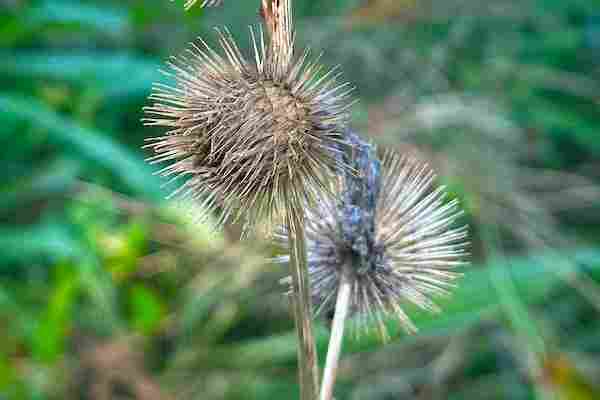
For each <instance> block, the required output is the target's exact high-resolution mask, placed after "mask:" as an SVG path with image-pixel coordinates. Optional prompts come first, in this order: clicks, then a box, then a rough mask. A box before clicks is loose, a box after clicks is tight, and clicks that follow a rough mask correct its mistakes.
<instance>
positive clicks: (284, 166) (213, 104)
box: [144, 0, 352, 223]
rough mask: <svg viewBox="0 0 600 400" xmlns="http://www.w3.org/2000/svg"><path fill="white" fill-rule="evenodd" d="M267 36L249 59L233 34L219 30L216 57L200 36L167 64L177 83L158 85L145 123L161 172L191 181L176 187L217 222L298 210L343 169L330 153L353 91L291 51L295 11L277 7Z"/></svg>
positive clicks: (259, 36)
mask: <svg viewBox="0 0 600 400" xmlns="http://www.w3.org/2000/svg"><path fill="white" fill-rule="evenodd" d="M279 4H280V8H279V9H278V10H277V11H278V14H277V19H276V23H277V25H276V26H273V27H270V29H269V32H270V35H267V37H265V35H264V34H263V31H262V30H259V31H258V32H256V31H255V30H253V29H252V28H251V29H250V37H251V43H252V48H253V53H254V54H253V57H252V59H251V60H249V59H247V58H246V57H245V56H244V55H243V54H242V52H241V51H240V49H239V48H238V46H237V44H236V42H235V41H234V39H233V38H232V36H231V34H230V33H229V31H227V30H226V29H225V30H217V37H218V40H219V44H220V47H221V54H219V53H218V52H217V51H215V50H213V49H212V48H211V47H209V46H208V45H207V44H206V43H205V42H204V41H203V40H202V39H199V43H198V44H193V45H192V47H191V48H190V49H189V50H188V51H187V52H186V53H185V54H184V55H182V56H180V57H177V58H173V59H172V61H171V62H170V64H169V65H170V72H169V73H168V74H169V75H170V76H171V77H172V78H173V79H174V80H175V82H176V84H175V85H174V86H168V85H162V84H158V85H155V88H154V91H153V93H152V95H151V96H150V98H151V99H152V100H153V101H154V104H153V105H152V106H150V107H147V108H146V109H145V111H146V114H147V118H146V119H145V120H144V121H145V123H146V124H147V125H154V126H160V127H164V128H167V129H168V131H167V132H166V134H165V135H164V136H160V137H157V138H153V139H149V140H150V144H149V145H148V146H147V147H150V148H152V149H153V150H154V152H155V156H154V157H153V158H152V162H169V163H170V164H169V165H168V166H166V167H165V168H164V169H163V170H162V171H161V174H162V175H163V176H167V177H172V178H173V179H175V178H177V177H187V178H188V179H187V181H186V182H185V183H184V184H183V185H182V186H181V187H180V188H179V189H178V190H177V191H176V194H181V195H183V196H184V197H188V198H191V199H200V198H203V199H204V201H205V204H206V205H207V206H208V208H209V209H213V210H217V209H219V210H220V211H221V219H220V222H223V221H225V220H227V219H233V220H237V219H238V218H242V219H243V220H244V221H245V222H248V223H252V222H254V221H257V220H260V219H263V218H265V217H266V218H267V219H271V218H273V217H274V216H281V215H282V214H283V213H285V212H286V211H288V210H298V209H301V207H302V205H303V204H305V202H306V201H309V202H310V201H312V200H314V199H315V198H316V193H318V192H319V191H320V190H322V189H325V188H327V187H329V186H328V183H327V181H328V179H329V177H330V176H331V175H332V173H333V172H335V171H337V170H339V168H341V167H342V164H343V163H340V161H339V157H336V155H335V153H336V152H337V151H339V148H340V146H339V142H343V140H342V139H343V138H342V133H343V129H344V125H345V124H346V122H347V119H348V110H349V108H350V105H351V102H350V91H351V90H352V88H349V87H348V85H347V84H342V85H338V84H337V83H336V81H337V77H338V73H337V72H335V69H332V70H329V71H327V72H324V71H323V70H322V67H321V66H320V65H319V62H318V58H317V59H315V60H312V61H310V60H309V52H308V51H307V50H306V51H304V53H303V54H302V55H301V56H300V57H296V56H295V55H294V41H293V36H294V34H293V30H292V23H291V8H290V5H289V2H288V1H286V0H283V1H280V2H279Z"/></svg>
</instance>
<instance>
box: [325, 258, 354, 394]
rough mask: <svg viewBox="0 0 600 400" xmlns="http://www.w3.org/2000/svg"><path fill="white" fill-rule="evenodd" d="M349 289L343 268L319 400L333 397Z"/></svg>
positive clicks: (345, 270) (348, 303) (344, 268)
mask: <svg viewBox="0 0 600 400" xmlns="http://www.w3.org/2000/svg"><path fill="white" fill-rule="evenodd" d="M351 289H352V283H351V281H350V277H349V274H348V271H347V268H346V267H345V266H344V267H343V268H342V271H341V273H340V282H339V285H338V293H337V301H336V303H335V315H334V317H333V325H332V327H331V336H330V338H329V348H328V349H327V360H326V361H325V370H324V372H323V384H322V386H321V396H320V400H331V398H332V396H333V387H334V385H335V378H336V377H337V369H338V364H339V361H340V355H341V352H342V340H343V338H344V324H345V322H346V316H347V315H348V309H349V306H350V292H351Z"/></svg>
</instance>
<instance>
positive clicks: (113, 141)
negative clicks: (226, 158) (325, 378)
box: [0, 0, 600, 400]
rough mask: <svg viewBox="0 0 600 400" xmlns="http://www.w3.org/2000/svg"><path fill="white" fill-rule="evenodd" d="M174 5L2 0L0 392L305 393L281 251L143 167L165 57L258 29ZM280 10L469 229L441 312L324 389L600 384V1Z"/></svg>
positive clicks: (479, 391) (539, 388) (116, 395)
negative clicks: (426, 170)
mask: <svg viewBox="0 0 600 400" xmlns="http://www.w3.org/2000/svg"><path fill="white" fill-rule="evenodd" d="M181 3H182V2H175V3H173V2H168V1H163V0H161V1H149V0H126V1H116V0H104V1H98V0H97V1H85V0H82V1H75V0H0V154H2V157H1V158H0V163H1V167H2V168H1V170H2V171H3V172H2V174H1V175H0V190H1V193H2V195H1V196H0V339H2V340H0V399H2V400H4V399H39V400H42V399H43V400H45V399H94V400H95V399H98V400H103V399H175V398H177V399H197V398H202V399H273V398H278V399H281V398H296V397H297V392H298V390H297V386H296V375H295V357H296V347H295V341H294V340H295V338H294V335H293V331H292V321H291V319H290V317H289V313H288V311H289V310H288V308H287V304H286V301H285V299H284V297H283V295H282V288H281V287H280V286H279V284H278V280H279V279H280V278H282V277H283V276H285V275H286V271H284V270H281V269H280V268H279V267H276V266H273V265H269V264H268V263H266V262H265V261H264V260H265V258H266V257H269V256H271V255H273V254H274V250H273V249H272V248H270V246H269V244H268V243H266V242H265V243H261V242H257V241H252V242H249V243H245V242H241V243H240V242H239V241H238V240H237V239H236V231H237V230H236V227H228V228H227V229H226V231H225V233H219V232H210V230H209V228H208V227H205V226H202V225H199V224H195V223H193V211H190V210H188V209H185V208H177V207H174V206H173V204H172V203H171V202H167V201H166V200H164V198H165V195H166V194H167V193H168V190H169V189H168V188H162V187H161V183H162V182H160V180H159V179H158V178H156V177H155V176H153V175H152V173H153V170H154V168H153V167H150V166H149V165H148V164H146V163H145V162H144V161H143V160H144V157H145V156H147V154H144V152H143V150H142V149H141V146H142V145H143V143H144V138H146V137H149V136H152V135H156V134H158V132H156V131H152V130H151V129H149V128H143V127H142V125H141V123H140V118H141V117H142V111H141V110H142V107H143V106H144V105H145V104H147V101H146V98H147V96H148V94H149V92H150V88H151V85H152V83H153V82H159V81H166V79H167V78H165V76H164V75H162V74H161V73H160V72H159V69H160V68H161V67H162V66H163V64H164V61H165V60H166V59H167V58H168V57H169V56H170V55H173V54H177V53H179V52H181V51H182V50H183V49H184V48H185V47H186V46H187V44H188V43H189V42H190V41H192V40H193V39H194V38H195V37H196V36H198V35H200V36H202V37H211V35H212V33H211V31H212V27H213V26H215V25H223V24H227V25H228V26H229V27H230V29H231V30H232V32H233V33H234V35H235V36H236V37H238V38H240V41H241V43H242V44H245V43H247V37H246V36H247V35H246V32H247V26H248V25H249V24H255V23H257V22H258V13H257V8H258V1H250V0H225V5H224V6H223V7H222V8H220V9H216V10H208V11H206V10H201V9H200V8H199V7H196V8H194V9H193V10H192V11H190V12H189V13H185V12H184V11H183V6H182V4H181ZM255 3H256V4H255ZM295 9H296V16H297V19H298V31H299V32H298V34H299V37H298V41H299V42H300V43H302V44H308V45H310V46H311V47H314V48H315V50H318V51H320V50H323V51H324V52H325V54H324V58H323V59H324V61H325V62H326V63H328V64H330V65H334V64H341V66H342V69H343V71H344V72H345V78H346V79H348V80H350V81H351V82H352V83H353V84H355V85H356V86H357V89H358V90H357V96H359V97H360V99H361V102H360V103H359V105H357V106H356V107H355V109H354V116H353V117H354V122H355V125H356V126H357V127H358V128H359V129H360V130H361V132H362V133H364V134H365V135H370V136H371V137H372V138H373V140H375V141H377V142H380V143H382V144H383V145H387V146H395V147H397V148H398V149H399V150H400V151H407V152H409V151H411V152H413V151H414V152H416V153H417V154H419V155H420V156H421V157H424V158H426V159H428V160H429V161H430V162H431V163H432V164H433V165H434V166H435V167H436V168H437V169H438V171H439V172H440V177H441V180H442V181H443V182H444V183H446V184H447V185H448V187H449V189H450V190H451V192H452V193H453V195H455V196H458V197H460V198H461V199H462V200H463V204H464V206H465V208H466V210H467V214H468V215H467V219H468V222H469V223H470V225H471V226H472V232H473V248H474V260H473V266H472V267H471V268H469V269H467V270H465V271H464V272H465V278H464V279H463V280H462V281H461V283H460V287H459V288H458V289H457V291H456V294H455V296H453V297H452V298H450V299H440V300H439V303H440V304H441V305H443V308H444V309H445V312H444V313H443V314H441V315H436V316H434V315H426V314H423V313H421V312H418V311H415V310H412V312H411V316H412V317H413V318H414V320H415V322H416V324H417V326H418V327H419V328H420V331H421V332H420V334H419V335H418V336H415V337H407V336H405V335H404V334H403V333H402V332H400V330H399V327H398V326H396V325H395V324H394V322H393V321H389V326H390V330H391V332H392V342H391V343H389V344H387V345H385V346H383V345H382V344H381V342H380V341H379V339H378V338H377V336H376V335H375V334H366V335H364V336H363V337H360V338H352V337H349V338H348V339H347V341H346V343H345V349H346V350H347V355H346V356H345V358H344V361H343V363H342V368H341V371H340V374H341V375H340V384H339V387H338V388H337V390H338V392H337V396H336V398H338V399H381V400H383V399H534V398H536V399H537V398H557V399H573V400H580V399H585V400H587V399H598V398H600V387H598V382H597V379H594V378H597V377H598V376H599V375H600V346H599V342H598V340H597V338H598V335H600V323H599V322H598V315H599V310H600V288H599V287H598V282H600V239H599V237H600V236H599V235H600V229H599V228H600V224H599V222H600V190H599V189H598V184H599V183H600V113H599V108H598V101H599V99H600V97H599V95H600V80H599V77H600V6H599V5H598V4H597V3H595V2H594V1H591V0H590V1H583V0H560V1H558V0H537V1H533V0H531V1H529V0H524V1H519V2H511V1H508V0H495V1H487V2H476V1H458V0H457V1H449V2H448V1H436V0H428V1H424V0H423V1H401V0H398V1H396V2H389V1H388V2H386V1H385V0H380V1H372V2H360V1H352V0H335V1H332V0H328V1H319V0H297V1H296V2H295ZM317 331H318V332H317V333H318V347H319V352H320V354H321V359H323V358H324V352H325V350H326V343H327V328H326V323H325V322H323V321H320V322H319V323H318V324H317Z"/></svg>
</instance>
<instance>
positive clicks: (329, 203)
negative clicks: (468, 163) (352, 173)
mask: <svg viewBox="0 0 600 400" xmlns="http://www.w3.org/2000/svg"><path fill="white" fill-rule="evenodd" d="M363 178H364V179H368V178H369V173H366V174H363ZM434 178H435V175H434V173H433V171H432V170H431V169H430V168H429V167H428V166H427V165H425V164H422V163H420V162H417V161H415V160H413V159H410V158H407V157H399V156H397V155H395V154H394V153H393V152H386V153H385V154H384V156H383V158H382V160H381V180H380V185H379V187H378V193H376V197H377V200H376V203H375V204H376V206H375V209H374V210H373V209H369V206H368V205H366V206H364V205H363V206H362V207H361V208H360V209H356V208H355V207H354V208H353V207H348V204H344V203H345V201H344V200H343V199H344V197H345V196H344V191H347V190H348V188H347V186H348V185H347V184H345V185H344V186H345V187H343V188H342V193H341V194H340V196H339V197H338V198H339V199H342V200H341V201H340V200H336V199H333V198H328V199H324V200H323V201H322V202H321V203H320V206H319V207H318V208H312V209H308V210H307V211H306V213H307V216H306V238H307V257H308V264H309V277H310V285H311V290H312V297H313V304H314V306H315V308H316V314H321V313H325V314H326V315H330V314H331V313H332V312H333V311H334V307H335V302H336V295H337V290H338V283H339V280H340V276H341V273H342V270H343V269H344V268H346V271H350V276H351V279H352V289H351V293H352V294H351V300H350V301H351V305H350V311H351V315H354V316H355V318H354V320H355V322H358V324H356V325H357V326H358V327H362V328H367V327H368V326H370V325H371V324H369V322H370V321H375V322H377V327H378V330H379V333H380V334H381V336H382V337H383V338H384V339H385V338H386V337H387V330H386V328H385V325H384V323H383V318H382V316H383V315H385V314H390V313H392V314H394V315H395V316H396V317H397V318H398V320H399V321H400V323H401V325H402V326H403V327H404V328H405V330H407V331H408V332H414V331H416V327H415V325H414V324H413V323H412V322H411V320H410V318H409V317H408V315H407V314H406V313H405V311H404V310H403V308H402V304H403V303H404V304H406V303H412V304H414V305H416V306H417V307H419V308H421V309H423V310H428V311H432V312H438V311H439V308H438V306H436V304H435V303H434V302H433V300H432V297H433V296H439V295H448V294H449V293H450V289H451V288H452V287H453V286H454V283H453V281H454V280H455V279H456V278H457V277H458V276H460V273H459V272H457V271H456V270H455V269H456V268H457V267H459V266H462V265H464V264H466V258H467V256H468V252H467V248H468V246H469V243H468V242H467V240H466V238H467V236H468V232H467V227H466V226H463V225H458V226H457V220H458V219H459V217H460V216H461V214H462V211H461V210H460V208H459V204H458V201H457V200H450V201H448V200H447V194H446V191H445V189H444V187H443V186H441V187H436V186H435V185H434ZM346 181H347V179H346ZM369 187H370V189H369ZM374 187H375V185H370V184H366V185H365V188H367V191H371V189H373V188H374ZM371 194H372V193H371ZM364 204H368V202H367V203H364ZM365 207H366V208H365ZM371 208H372V207H371ZM348 210H349V212H348ZM371 216H372V217H374V219H373V221H374V224H373V229H369V228H368V227H367V228H366V229H363V230H357V229H354V226H355V225H356V223H357V221H358V222H359V223H360V224H361V225H362V226H364V225H368V221H369V218H371ZM277 238H278V239H279V242H280V244H281V245H287V240H288V237H287V234H286V231H285V229H284V228H282V229H281V230H280V231H279V232H278V234H277ZM288 260H289V257H288V256H282V257H279V258H278V261H280V262H288ZM358 331H359V330H357V332H358Z"/></svg>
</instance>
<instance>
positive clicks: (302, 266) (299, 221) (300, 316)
mask: <svg viewBox="0 0 600 400" xmlns="http://www.w3.org/2000/svg"><path fill="white" fill-rule="evenodd" d="M286 214H287V225H288V232H289V245H290V267H291V269H292V271H291V275H292V285H293V292H292V295H291V299H292V308H293V310H294V320H295V323H296V332H297V334H298V379H299V384H300V399H301V400H316V399H317V396H318V394H319V366H318V364H317V351H316V347H315V338H314V335H313V329H312V300H311V297H310V282H309V277H308V263H307V259H306V243H305V239H304V212H303V210H288V212H287V213H286Z"/></svg>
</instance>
